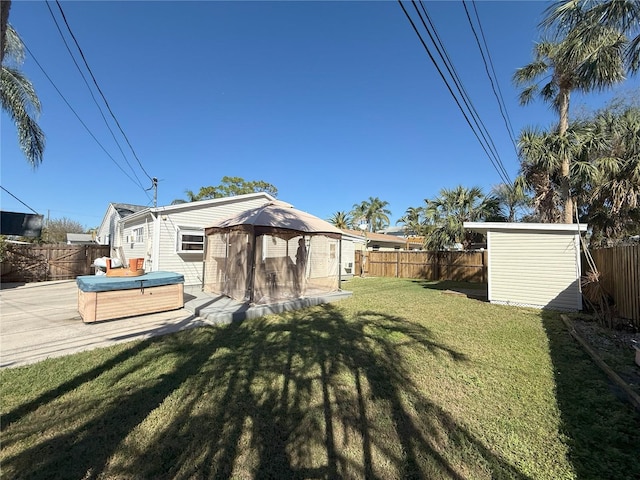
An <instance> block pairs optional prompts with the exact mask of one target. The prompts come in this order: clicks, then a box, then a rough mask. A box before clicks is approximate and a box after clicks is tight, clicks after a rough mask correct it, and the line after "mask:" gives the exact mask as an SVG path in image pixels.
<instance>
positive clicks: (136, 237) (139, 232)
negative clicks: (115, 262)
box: [132, 227, 144, 243]
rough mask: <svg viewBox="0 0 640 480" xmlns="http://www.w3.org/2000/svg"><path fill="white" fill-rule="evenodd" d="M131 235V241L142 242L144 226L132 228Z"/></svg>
mask: <svg viewBox="0 0 640 480" xmlns="http://www.w3.org/2000/svg"><path fill="white" fill-rule="evenodd" d="M132 236H133V243H142V242H144V227H139V228H134V229H133V235H132Z"/></svg>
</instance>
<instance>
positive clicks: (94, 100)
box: [45, 2, 144, 190]
mask: <svg viewBox="0 0 640 480" xmlns="http://www.w3.org/2000/svg"><path fill="white" fill-rule="evenodd" d="M45 4H46V5H47V8H48V9H49V13H50V14H51V18H52V19H53V22H54V23H55V25H56V28H57V29H58V33H59V34H60V38H62V42H63V43H64V46H65V47H66V48H67V52H69V56H70V57H71V60H73V63H74V65H75V66H76V69H77V70H78V72H79V73H80V76H81V77H82V80H83V81H84V84H85V85H86V86H87V90H89V94H90V95H91V98H92V99H93V103H95V105H96V107H98V111H99V112H100V115H101V116H102V120H103V121H104V124H105V125H106V126H107V129H108V130H109V132H110V133H111V137H112V138H113V140H114V142H115V143H116V145H117V146H118V150H120V153H121V154H122V158H124V161H125V162H126V163H127V165H128V166H129V168H130V169H131V172H132V173H133V175H134V177H136V180H138V184H139V186H140V188H142V189H143V190H144V186H143V185H142V182H140V178H138V175H137V174H136V172H135V171H134V169H133V167H132V166H131V164H130V163H129V160H127V157H126V155H125V154H124V151H123V150H122V147H121V146H120V143H119V142H118V140H117V139H116V136H115V134H114V133H113V130H112V129H111V127H110V126H109V122H107V118H106V117H105V115H104V112H103V111H102V108H101V107H100V104H98V101H97V100H96V97H95V95H94V94H93V91H92V90H91V87H90V86H89V82H88V81H87V78H86V76H85V74H84V72H83V71H82V69H81V68H80V65H78V62H77V61H76V59H75V57H74V55H73V53H72V52H71V49H70V48H69V44H68V43H67V40H66V38H64V35H63V34H62V30H61V29H60V25H59V24H58V20H56V17H55V15H54V14H53V10H51V7H50V6H49V2H45Z"/></svg>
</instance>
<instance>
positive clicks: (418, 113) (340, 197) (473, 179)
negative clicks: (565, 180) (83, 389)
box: [0, 0, 639, 227]
mask: <svg viewBox="0 0 640 480" xmlns="http://www.w3.org/2000/svg"><path fill="white" fill-rule="evenodd" d="M49 5H50V7H51V9H52V11H53V12H54V15H55V17H56V18H57V19H58V22H59V23H60V25H61V27H62V28H63V29H64V24H63V22H62V19H61V16H60V13H59V11H58V10H57V7H56V4H55V3H50V4H49ZM61 5H62V8H63V9H64V12H65V15H66V17H67V20H68V22H69V24H70V26H71V28H72V30H73V32H74V34H75V36H76V38H77V40H78V42H79V44H80V46H81V48H82V50H83V52H84V54H85V57H86V59H87V61H88V63H89V65H90V67H91V69H92V71H93V73H94V75H95V77H96V79H97V81H98V83H99V85H100V87H101V89H102V91H103V93H104V94H105V96H106V98H107V100H108V102H109V104H110V106H111V108H112V110H113V112H114V113H115V115H116V117H117V118H118V121H119V122H120V125H121V126H122V128H123V130H124V132H125V133H126V135H127V137H128V138H129V141H130V142H131V145H132V146H133V148H134V150H135V152H136V154H137V157H138V159H139V160H140V163H141V164H142V167H143V169H144V171H143V169H142V168H141V167H140V165H139V164H138V161H137V160H136V159H135V158H134V156H133V154H132V153H131V150H129V148H128V146H127V145H126V141H125V140H124V139H123V138H122V136H121V135H120V133H119V132H118V130H117V127H116V126H115V124H114V122H113V121H112V120H111V119H110V118H109V117H108V120H109V125H110V127H111V128H112V129H113V131H114V132H115V134H116V138H117V139H118V142H119V143H120V145H121V146H122V149H123V151H124V153H125V157H126V159H125V158H123V155H122V153H121V152H120V150H119V148H118V146H117V144H116V143H115V141H114V140H113V138H112V136H111V133H110V132H109V130H108V129H107V127H106V125H105V122H104V121H103V119H102V117H101V115H100V111H99V110H98V108H97V107H96V105H95V104H94V102H93V100H92V99H91V95H90V93H89V90H88V88H87V87H86V86H85V84H84V81H83V80H82V77H81V76H80V74H79V73H78V71H77V69H76V67H75V66H74V64H73V62H72V59H71V56H70V55H69V53H68V51H67V50H66V47H65V46H64V43H63V41H62V38H61V36H60V34H59V33H58V31H57V29H56V25H55V23H54V21H53V19H52V16H51V14H50V12H49V9H48V8H47V4H46V3H45V2H41V1H34V2H32V1H20V0H14V2H13V5H12V8H11V14H10V18H9V21H10V23H11V24H12V25H13V26H14V27H15V28H16V30H17V31H18V32H19V33H20V35H21V36H22V38H23V40H24V42H25V44H26V45H27V47H28V48H29V49H30V50H31V52H32V53H33V55H34V56H35V58H36V59H37V60H38V62H39V63H40V64H41V65H42V67H43V68H44V70H45V72H46V73H47V75H48V76H49V77H50V78H51V79H52V80H53V82H54V83H55V85H56V86H57V88H58V89H59V90H60V91H61V92H62V94H63V95H64V97H65V99H66V100H67V101H68V102H69V104H71V106H72V107H73V108H74V110H75V111H76V112H77V113H78V115H79V116H80V118H81V119H82V120H83V122H84V123H85V124H86V125H87V126H88V127H89V129H90V130H91V132H92V133H93V135H94V136H95V137H96V138H97V139H98V141H99V142H100V143H101V144H102V145H103V146H104V149H105V150H106V151H107V152H109V155H111V157H112V158H110V157H109V156H108V155H107V154H106V153H105V152H104V151H103V149H102V148H101V147H100V146H99V145H98V144H97V143H96V141H95V140H94V139H93V138H92V137H91V136H90V135H89V133H87V131H86V130H85V128H84V127H83V126H82V124H81V123H80V122H79V121H78V119H77V118H76V116H75V115H74V114H73V112H72V111H71V110H70V109H69V107H68V106H67V105H66V104H65V102H64V100H63V99H62V98H61V97H60V95H59V94H58V93H57V92H56V91H55V89H54V87H53V86H52V85H51V83H50V82H49V80H47V78H46V76H45V75H44V74H43V72H42V71H41V70H40V68H39V67H38V66H37V65H36V63H35V62H34V60H33V58H31V57H30V56H29V55H27V59H26V61H25V63H24V65H23V67H22V68H23V70H24V72H25V73H26V74H27V75H28V76H29V78H30V79H31V80H32V82H33V83H34V85H35V87H36V89H37V92H38V95H39V97H40V100H41V102H42V110H43V111H42V115H41V116H40V119H39V123H40V125H41V127H42V129H43V130H44V131H45V134H46V136H47V146H46V151H45V157H44V161H43V163H42V165H41V166H40V167H39V168H37V169H35V170H34V169H32V168H31V167H30V166H29V165H28V164H27V162H26V160H25V159H24V157H23V155H22V152H21V151H20V149H19V147H18V145H17V137H16V132H15V127H14V125H13V124H12V123H11V121H10V119H9V118H8V117H7V116H6V114H4V113H3V114H2V126H1V135H2V136H1V139H2V151H1V154H2V164H1V184H2V186H3V187H4V188H6V189H7V190H9V191H10V192H11V193H12V194H14V195H15V196H16V197H18V198H19V199H20V200H22V201H23V202H24V203H26V204H27V205H29V206H30V207H31V208H33V209H35V210H36V211H37V212H38V213H41V214H43V215H45V216H47V215H49V216H50V217H51V218H61V217H67V218H70V219H72V220H76V221H78V222H80V223H81V224H83V225H84V226H86V227H94V226H98V225H99V224H100V221H101V220H102V217H103V215H104V213H105V211H106V208H107V206H108V204H109V202H123V203H133V204H140V205H152V200H153V196H152V192H145V189H146V188H149V187H150V186H151V182H150V180H149V179H148V177H147V174H148V175H149V176H151V177H157V178H158V179H159V186H158V205H168V204H170V203H171V201H172V200H174V199H178V198H186V197H185V193H184V192H185V190H187V189H190V190H193V191H197V190H198V189H199V188H200V187H202V186H208V185H218V184H219V183H220V180H221V178H222V177H223V176H225V175H227V176H238V177H242V178H244V179H245V180H264V181H266V182H269V183H272V184H273V185H275V186H276V187H277V188H278V192H279V193H278V198H280V199H281V200H284V201H286V202H289V203H291V204H293V205H294V206H295V207H297V208H299V209H301V210H305V211H307V212H310V213H312V214H314V215H317V216H319V217H321V218H325V219H326V218H328V217H330V216H331V215H332V214H333V213H335V212H336V211H349V210H350V209H351V207H352V206H353V205H354V204H355V203H360V202H361V201H362V200H366V199H368V198H369V197H379V198H380V199H382V200H385V201H387V202H389V206H388V208H389V209H390V210H391V212H392V215H391V220H392V225H393V224H395V221H396V220H397V219H398V218H399V217H401V216H402V214H403V213H404V212H405V211H406V209H407V208H409V207H418V206H421V205H422V204H423V201H424V199H425V198H432V197H434V196H435V195H437V193H438V192H439V190H440V189H442V188H453V187H455V186H457V185H464V186H467V187H472V186H480V187H482V188H483V189H484V191H485V192H489V191H490V189H491V187H492V186H494V185H496V184H498V183H500V181H501V180H500V176H499V175H498V173H497V171H496V170H495V169H494V167H493V166H492V164H491V161H490V159H489V157H488V156H487V154H486V153H485V152H484V151H483V149H482V147H481V145H480V143H479V142H478V140H477V139H476V138H475V136H474V134H473V132H472V130H471V129H470V128H469V126H468V125H467V123H466V121H465V120H464V117H463V115H462V113H461V112H460V111H459V110H458V108H457V107H456V105H455V103H454V100H453V99H452V97H451V96H450V94H449V92H448V91H447V89H446V86H445V84H444V83H443V81H442V80H441V78H440V77H439V75H438V73H437V71H436V69H435V68H434V66H433V65H432V63H431V62H430V60H429V58H428V56H427V54H426V53H425V50H424V48H423V47H422V45H421V44H420V42H419V40H418V37H417V35H416V33H415V32H414V31H413V29H412V27H411V25H410V23H409V22H408V20H407V18H406V17H405V15H404V13H403V12H402V9H401V8H400V6H399V5H398V3H397V2H396V1H375V2H373V1H371V2H368V1H358V2H338V1H332V2H308V1H289V2H270V1H261V2H245V1H226V2H217V1H198V2H171V1H156V2H142V1H132V2H122V1H114V2H98V1H72V2H61ZM424 5H425V7H426V8H427V11H428V13H429V14H430V16H431V18H432V20H433V22H434V25H435V27H436V29H437V31H438V34H439V35H440V37H441V40H442V42H443V44H444V46H445V48H446V50H447V52H448V55H449V57H450V58H451V60H452V62H453V64H454V65H455V68H456V70H457V72H458V75H459V77H460V79H461V80H462V83H463V84H464V87H465V89H466V90H467V93H468V94H469V96H470V98H471V100H472V102H473V104H474V106H475V108H476V110H477V111H478V113H479V115H480V117H481V118H482V120H483V122H484V123H485V125H486V127H487V130H488V131H489V133H490V135H491V138H492V139H493V142H494V143H495V145H496V149H497V151H498V153H499V155H500V158H501V160H502V162H503V164H504V166H505V168H506V170H507V172H508V174H509V176H510V177H511V178H513V177H515V176H516V174H517V172H518V160H517V158H516V154H515V149H514V146H513V144H512V142H511V140H510V138H509V135H508V132H507V129H506V127H505V124H504V120H503V118H502V116H501V115H500V111H499V108H498V103H497V101H496V99H495V97H494V95H493V92H492V90H491V85H490V83H489V80H488V77H487V75H486V73H485V68H484V64H483V63H482V58H481V56H480V53H479V50H478V47H477V46H476V43H475V40H474V38H473V35H472V31H471V28H470V26H469V23H468V20H467V17H466V14H465V11H464V8H463V4H462V2H459V1H441V2H431V1H430V2H425V4H424ZM467 5H468V7H469V8H470V9H472V8H473V4H472V3H471V2H467ZM547 5H548V2H520V1H518V2H516V1H513V2H512V1H499V2H498V1H496V2H490V1H478V2H476V4H475V6H476V8H477V11H478V14H479V17H480V20H481V24H482V29H483V31H484V34H485V37H486V41H487V44H488V46H489V49H490V53H491V58H492V61H493V65H494V67H495V71H496V75H497V79H498V82H499V86H500V89H501V91H502V94H503V98H504V101H505V105H506V108H507V112H508V115H509V117H510V120H511V124H512V127H513V130H514V131H515V132H516V135H517V134H518V133H519V132H520V131H521V129H522V128H524V127H526V126H540V127H548V126H549V125H551V124H552V123H553V121H554V118H555V117H554V114H553V112H551V111H550V110H549V108H548V107H547V106H546V105H544V104H542V103H540V102H536V103H534V104H532V105H529V106H526V107H521V106H519V105H518V101H517V89H516V88H515V87H513V85H512V82H511V78H512V75H513V73H514V71H515V69H516V68H518V67H521V66H523V65H525V64H527V63H528V62H529V61H530V60H531V58H532V57H531V51H532V47H533V45H534V42H535V41H536V40H538V39H539V38H540V35H539V32H538V29H537V24H538V22H539V20H540V18H541V15H542V12H543V10H544V8H545V7H546V6H547ZM407 8H410V5H409V4H407ZM63 31H64V30H63ZM421 31H422V32H424V30H423V29H421ZM64 33H65V35H66V38H67V41H68V42H70V45H71V47H72V51H73V52H74V54H76V53H77V51H76V50H75V47H74V46H73V44H72V43H71V39H70V37H69V35H68V34H67V33H66V31H64ZM76 57H77V58H78V61H79V62H80V57H79V55H76ZM81 67H82V69H83V71H85V69H84V66H82V65H81ZM85 74H86V71H85ZM87 78H89V76H88V75H87ZM89 81H90V82H91V80H90V79H89ZM638 85H639V82H638V80H637V79H634V80H630V81H627V82H626V83H625V84H623V85H621V86H619V87H616V88H615V89H613V90H612V91H610V92H607V93H606V94H604V95H590V96H588V97H581V96H579V95H574V96H573V97H572V102H573V103H572V107H573V109H574V111H575V110H576V109H584V108H590V109H594V108H599V107H602V106H603V105H604V104H605V103H606V101H607V100H608V99H609V98H611V96H613V95H616V94H624V93H625V92H629V91H630V90H632V89H635V88H638ZM92 87H93V86H92ZM93 92H94V95H95V96H96V98H97V99H98V101H99V102H100V105H101V106H103V110H104V112H105V114H106V115H108V112H107V110H106V108H104V105H103V104H102V102H101V100H100V98H99V96H98V94H97V93H96V91H95V88H94V89H93ZM116 163H117V164H118V165H119V166H118V165H116ZM123 170H124V171H125V172H126V175H125V173H123ZM145 172H146V173H145ZM0 199H1V208H2V210H6V211H18V212H29V210H28V209H27V208H26V207H24V206H23V205H22V204H21V203H20V202H18V201H16V200H15V199H14V198H12V197H11V196H10V195H8V194H7V193H5V192H4V191H2V192H1V197H0Z"/></svg>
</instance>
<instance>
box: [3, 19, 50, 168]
mask: <svg viewBox="0 0 640 480" xmlns="http://www.w3.org/2000/svg"><path fill="white" fill-rule="evenodd" d="M2 57H3V59H2V72H1V73H0V103H1V104H2V109H3V110H4V111H6V112H7V113H8V114H9V116H10V117H11V119H12V120H13V122H14V123H15V125H16V128H17V130H18V141H19V143H20V148H21V149H22V151H23V153H24V155H25V157H26V158H27V161H28V162H29V163H30V164H31V166H32V167H34V168H35V167H37V166H38V165H40V163H42V156H43V154H44V145H45V137H44V133H43V131H42V130H41V129H40V127H39V126H38V124H37V122H36V119H35V117H37V116H38V115H39V114H40V108H41V106H40V100H39V99H38V96H37V95H36V91H35V89H34V88H33V85H32V84H31V82H30V81H29V79H28V78H27V77H26V76H25V75H24V74H23V73H22V72H20V70H18V66H20V65H21V64H22V62H23V61H24V44H23V43H22V40H20V37H19V36H18V34H17V33H16V31H15V30H14V29H13V28H12V27H11V25H8V24H7V26H6V30H5V31H4V36H3V42H2ZM7 60H8V62H7ZM7 63H9V65H8V64H7Z"/></svg>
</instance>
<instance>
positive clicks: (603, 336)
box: [571, 316, 640, 395]
mask: <svg viewBox="0 0 640 480" xmlns="http://www.w3.org/2000/svg"><path fill="white" fill-rule="evenodd" d="M571 323H572V324H573V327H574V328H575V330H576V331H577V332H578V334H579V335H580V336H581V337H582V338H583V339H584V340H585V341H586V342H587V343H588V344H589V346H590V347H591V348H592V349H593V350H594V351H595V352H596V353H597V354H598V356H599V357H600V358H601V359H602V360H603V361H604V362H605V363H606V364H607V365H608V366H609V367H610V368H611V369H612V370H613V371H614V372H615V373H617V374H618V376H620V378H622V379H623V380H624V381H625V382H626V383H627V384H628V385H629V387H630V388H631V390H632V391H634V392H635V393H637V394H639V395H640V366H638V365H636V363H635V355H636V351H635V346H636V345H637V346H638V347H639V348H640V333H639V332H633V331H631V330H629V329H627V330H624V329H622V330H611V329H608V328H604V327H602V326H601V325H600V324H599V323H598V322H597V321H596V320H595V318H591V317H586V316H579V317H575V318H572V319H571Z"/></svg>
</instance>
